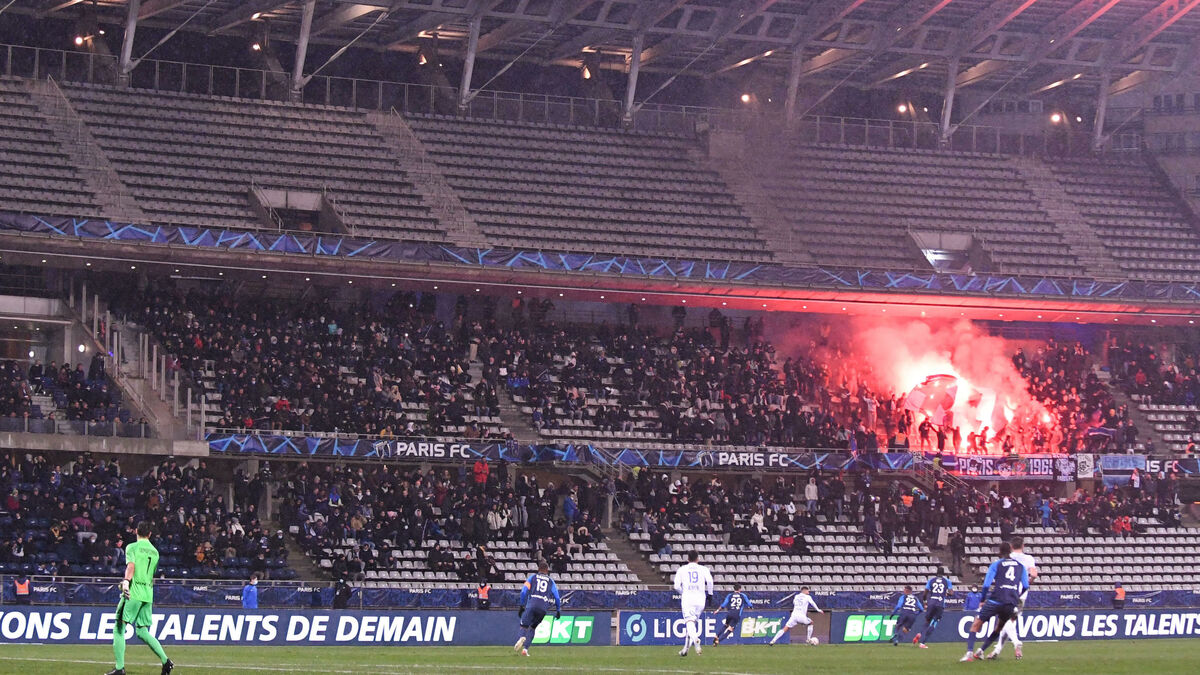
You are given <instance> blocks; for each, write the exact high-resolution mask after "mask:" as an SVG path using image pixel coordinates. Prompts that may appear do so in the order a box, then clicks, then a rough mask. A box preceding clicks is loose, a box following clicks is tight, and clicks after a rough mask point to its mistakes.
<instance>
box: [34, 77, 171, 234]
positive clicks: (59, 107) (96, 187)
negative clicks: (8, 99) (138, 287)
mask: <svg viewBox="0 0 1200 675" xmlns="http://www.w3.org/2000/svg"><path fill="white" fill-rule="evenodd" d="M28 86H29V88H30V90H31V91H32V93H33V96H32V97H31V100H32V101H33V103H34V105H36V106H37V109H38V112H40V113H41V114H42V116H43V117H44V118H45V120H46V122H47V126H48V128H49V129H50V133H52V134H53V135H54V138H55V140H57V141H58V143H59V145H60V146H61V147H62V148H63V150H64V151H65V152H66V153H67V156H68V157H70V159H71V163H72V164H74V165H75V166H76V167H77V168H78V169H79V175H80V176H81V177H82V178H83V180H84V182H85V183H86V184H87V186H88V188H89V189H90V190H91V191H92V192H93V193H95V195H96V200H97V202H98V204H99V206H100V214H99V215H102V216H104V217H105V218H109V219H111V220H117V221H122V222H128V223H147V222H150V220H149V218H147V217H146V213H145V212H144V211H142V209H141V207H139V206H138V204H137V199H136V198H135V197H134V195H133V193H132V192H130V191H129V187H128V186H126V185H125V183H124V182H123V181H122V180H121V177H120V176H119V175H118V174H117V170H116V169H115V168H114V167H113V165H112V164H111V163H109V161H108V158H107V157H106V156H105V154H104V151H103V150H102V149H100V146H99V145H98V144H97V143H96V139H95V138H93V137H92V134H91V132H90V131H88V128H87V125H86V124H84V123H83V120H82V119H80V117H79V114H78V113H77V112H76V111H75V108H74V106H72V105H71V102H70V101H69V100H68V99H67V97H66V96H65V95H63V92H62V90H61V89H59V88H58V85H57V84H56V83H55V82H54V80H36V81H31V82H28Z"/></svg>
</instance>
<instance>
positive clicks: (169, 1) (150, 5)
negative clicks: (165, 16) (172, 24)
mask: <svg viewBox="0 0 1200 675" xmlns="http://www.w3.org/2000/svg"><path fill="white" fill-rule="evenodd" d="M186 2H187V0H146V2H143V3H142V9H141V11H140V12H138V21H143V20H145V19H149V18H150V17H152V16H158V15H159V14H162V13H163V12H166V11H170V10H172V9H175V8H176V7H179V6H180V5H183V4H185V3H186Z"/></svg>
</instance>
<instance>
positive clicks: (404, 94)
mask: <svg viewBox="0 0 1200 675" xmlns="http://www.w3.org/2000/svg"><path fill="white" fill-rule="evenodd" d="M0 68H2V70H0V74H3V75H6V76H15V77H27V78H36V79H42V78H47V77H53V78H55V79H57V80H58V81H60V82H81V83H90V84H115V83H116V81H117V76H116V69H117V65H116V58H115V57H112V56H106V55H100V54H92V53H89V52H74V51H64V50H58V49H46V48H41V47H27V46H19V45H0ZM273 75H274V74H272V73H270V72H268V71H264V70H257V69H251V68H235V67H229V66H218V65H207V64H197V63H184V62H180V61H165V60H150V59H147V60H144V61H142V62H141V63H140V65H139V66H138V68H136V69H134V71H133V73H131V76H130V86H132V87H133V88H136V89H151V90H155V91H164V92H180V93H192V94H204V95H210V96H229V97H233V98H242V99H250V100H272V101H276V100H286V98H287V88H286V87H276V86H273V84H272V82H271V78H272V76H273ZM302 101H303V102H304V103H311V104H319V105H329V106H337V107H342V108H351V109H356V110H373V111H380V112H387V111H389V110H391V109H393V108H394V109H395V110H397V111H399V112H400V113H403V114H406V115H459V114H460V111H459V109H458V92H457V90H456V89H454V88H453V87H437V86H433V85H428V84H415V83H405V82H387V81H383V80H372V79H365V78H346V77H334V76H325V75H319V76H317V77H314V78H312V79H311V80H310V81H309V82H308V84H307V85H306V86H305V88H304V90H303V92H302ZM622 112H623V110H622V106H621V102H620V101H614V100H602V99H593V98H581V97H574V96H554V95H549V94H530V93H521V92H505V91H490V90H485V91H481V92H478V93H476V94H475V95H474V98H472V99H471V101H470V102H469V103H468V105H467V108H466V110H465V111H462V113H461V114H465V115H466V116H468V117H474V118H479V119H487V120H497V121H511V122H526V123H537V124H562V125H570V126H586V127H606V128H619V127H621V126H622ZM780 124H782V114H781V113H780V111H778V110H777V109H753V108H713V107H704V106H686V105H670V104H659V103H647V104H644V105H642V106H641V107H640V108H639V110H638V112H637V114H636V115H635V116H634V120H633V129H634V130H635V131H642V132H654V133H673V134H693V133H696V131H697V130H729V131H742V130H746V129H749V128H752V127H755V126H768V127H770V126H779V125H780ZM794 127H795V131H796V136H795V138H796V139H797V141H798V142H801V143H836V144H842V145H863V146H871V147H889V148H912V149H927V150H938V149H950V150H955V151H964V152H980V153H990V154H1007V155H1036V154H1046V155H1076V154H1090V153H1092V145H1091V134H1090V133H1086V132H1081V133H1075V132H1070V131H1066V130H1063V129H1061V128H1057V127H1055V128H1047V129H1046V130H1044V131H1042V132H1038V133H1026V134H1022V133H1019V132H1013V131H1010V130H1006V129H1002V128H999V127H986V126H974V125H963V126H959V127H957V128H956V130H955V132H954V134H953V135H952V136H951V137H950V139H949V141H948V142H947V143H942V142H941V141H940V130H939V127H938V123H936V122H919V121H911V120H875V119H866V118H853V117H830V116H821V115H817V116H806V117H803V118H802V119H800V120H798V121H796V122H795V123H794ZM1141 148H1142V142H1141V134H1139V133H1136V132H1129V133H1124V134H1118V135H1116V136H1114V137H1113V138H1111V139H1109V140H1108V142H1107V143H1106V144H1105V147H1104V148H1103V150H1104V151H1117V152H1123V151H1131V150H1139V149H1141Z"/></svg>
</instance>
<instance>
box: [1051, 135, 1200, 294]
mask: <svg viewBox="0 0 1200 675" xmlns="http://www.w3.org/2000/svg"><path fill="white" fill-rule="evenodd" d="M1050 168H1051V169H1052V170H1053V171H1054V174H1055V175H1056V176H1057V177H1058V179H1059V181H1060V182H1061V183H1062V184H1063V188H1064V189H1065V190H1066V192H1067V194H1068V195H1071V197H1072V198H1073V199H1074V201H1075V205H1076V206H1077V207H1078V208H1079V211H1080V212H1081V213H1082V214H1083V215H1084V217H1085V218H1087V220H1088V223H1089V224H1091V226H1092V227H1093V228H1094V229H1095V230H1096V233H1097V234H1099V235H1100V239H1101V242H1102V243H1103V244H1104V246H1105V248H1107V249H1108V251H1109V253H1110V254H1111V255H1112V257H1113V258H1114V259H1116V261H1117V263H1118V264H1119V265H1120V266H1121V268H1122V269H1124V270H1126V271H1128V272H1129V274H1130V275H1131V276H1133V277H1134V278H1139V279H1153V280H1158V281H1186V282H1192V281H1195V280H1196V277H1197V275H1198V274H1200V233H1197V232H1196V229H1195V227H1194V225H1193V224H1192V223H1191V222H1190V219H1189V216H1188V215H1187V214H1186V213H1185V212H1184V211H1183V209H1182V207H1181V206H1180V205H1179V204H1178V202H1177V201H1176V199H1175V196H1174V194H1173V192H1172V189H1171V187H1170V186H1169V185H1167V184H1165V183H1164V181H1163V180H1162V179H1160V178H1159V177H1158V176H1157V175H1156V174H1155V172H1154V171H1153V170H1152V169H1151V168H1150V166H1149V165H1148V164H1147V163H1146V161H1145V160H1144V159H1142V158H1137V159H1125V160H1113V159H1104V160H1098V159H1064V160H1057V161H1055V162H1053V163H1052V164H1050Z"/></svg>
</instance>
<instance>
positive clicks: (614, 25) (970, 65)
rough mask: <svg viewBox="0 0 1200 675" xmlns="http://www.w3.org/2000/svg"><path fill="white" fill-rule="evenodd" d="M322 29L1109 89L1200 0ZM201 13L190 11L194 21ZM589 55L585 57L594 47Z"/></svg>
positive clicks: (318, 38)
mask: <svg viewBox="0 0 1200 675" xmlns="http://www.w3.org/2000/svg"><path fill="white" fill-rule="evenodd" d="M312 1H315V3H316V7H315V19H314V20H313V23H312V30H311V36H312V38H311V39H312V41H313V42H315V43H319V44H330V45H338V46H341V45H346V44H348V43H350V42H351V41H352V40H355V39H356V38H359V40H358V42H356V43H355V46H356V47H360V48H361V47H366V48H373V49H377V50H395V51H417V50H419V49H421V48H422V45H423V44H424V45H430V46H433V44H434V43H436V48H437V50H438V53H440V54H442V55H447V54H458V55H461V54H464V53H465V52H466V45H467V42H468V35H469V32H470V27H471V24H472V19H473V17H477V18H478V19H479V22H480V27H479V35H480V37H479V44H478V54H479V56H480V58H491V59H500V60H511V59H514V58H518V57H519V58H521V60H522V61H527V62H536V63H543V64H558V65H576V66H578V65H581V64H582V63H583V62H584V59H585V58H586V59H589V61H588V62H589V64H590V65H591V66H592V67H602V68H614V69H625V68H627V67H628V66H627V61H628V59H629V56H630V54H631V51H632V48H631V46H632V44H633V42H634V37H635V36H636V35H639V34H641V35H643V36H644V38H643V40H644V45H645V49H644V51H643V53H642V57H641V64H642V67H643V68H647V69H653V70H656V71H662V72H667V73H677V72H687V73H690V74H698V75H718V74H722V73H726V74H728V73H734V74H737V71H738V70H739V69H741V68H754V69H756V70H761V69H766V70H767V72H769V73H772V74H778V77H780V78H781V79H782V80H787V79H788V78H789V75H791V76H792V77H795V76H799V77H800V78H808V77H818V78H820V79H821V80H829V81H833V82H838V83H841V82H845V83H846V84H849V85H855V86H859V87H871V86H877V85H880V84H883V83H886V82H897V83H898V82H899V81H900V80H902V79H903V80H904V82H905V83H906V84H907V85H908V86H912V87H920V88H926V89H941V88H943V87H944V86H945V84H946V82H947V74H948V69H949V68H954V69H955V72H956V73H957V75H956V80H957V84H958V86H968V85H974V84H979V83H989V84H991V85H993V86H1000V85H1006V86H1007V85H1012V86H1009V87H1008V90H1009V91H1011V92H1013V93H1036V92H1038V91H1041V90H1044V89H1047V88H1052V87H1054V86H1058V85H1061V84H1064V83H1068V82H1074V81H1076V80H1083V81H1085V82H1092V83H1095V82H1098V81H1100V80H1101V78H1102V77H1104V75H1103V74H1104V73H1111V78H1112V81H1113V82H1114V85H1113V90H1114V91H1119V90H1121V89H1122V88H1128V86H1136V85H1137V84H1139V83H1141V82H1142V81H1144V80H1146V79H1148V78H1153V77H1154V74H1155V73H1178V72H1182V71H1184V70H1186V69H1187V68H1188V67H1189V65H1190V64H1191V62H1192V58H1193V54H1194V52H1195V51H1197V49H1198V48H1200V37H1198V36H1200V10H1197V9H1196V7H1197V6H1198V5H1200V0H1082V1H1080V0H312ZM129 2H130V0H18V3H17V5H18V7H16V9H18V10H23V11H25V12H26V13H36V14H41V15H44V16H50V15H54V14H56V13H66V12H71V11H79V10H80V9H81V8H85V7H88V6H93V5H94V6H95V7H96V8H97V12H98V14H99V15H100V20H101V21H103V22H108V23H117V24H119V23H122V22H123V21H124V18H125V13H126V11H127V8H128V5H129ZM305 2H306V0H142V2H141V11H140V16H141V21H142V22H143V25H154V26H159V27H169V28H173V27H176V26H179V25H180V24H183V23H184V22H185V21H187V22H188V23H187V25H186V26H185V27H184V30H190V31H197V32H203V33H208V34H212V35H221V34H238V33H239V32H240V33H243V34H247V35H249V34H250V32H251V30H250V29H251V24H252V22H255V21H264V20H265V21H267V22H269V24H270V26H271V34H272V38H273V39H275V40H281V39H282V40H287V41H293V40H295V39H296V38H297V36H298V35H299V33H300V32H301V31H300V29H301V22H302V15H303V11H304V5H305ZM189 19H190V20H189ZM589 55H590V56H589Z"/></svg>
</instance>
